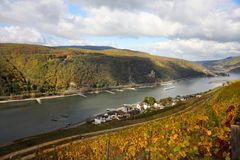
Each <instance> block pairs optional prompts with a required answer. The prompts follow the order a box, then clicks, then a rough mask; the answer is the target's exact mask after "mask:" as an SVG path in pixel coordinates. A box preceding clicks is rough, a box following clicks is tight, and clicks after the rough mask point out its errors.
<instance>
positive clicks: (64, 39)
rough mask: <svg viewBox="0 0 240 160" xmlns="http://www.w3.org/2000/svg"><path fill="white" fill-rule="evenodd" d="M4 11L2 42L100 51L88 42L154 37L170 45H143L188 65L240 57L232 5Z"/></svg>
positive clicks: (77, 1) (187, 0)
mask: <svg viewBox="0 0 240 160" xmlns="http://www.w3.org/2000/svg"><path fill="white" fill-rule="evenodd" d="M71 5H74V6H78V7H79V10H81V11H83V10H84V12H86V14H84V15H81V14H74V12H71V7H70V6H71ZM76 8H77V7H75V9H76ZM0 10H1V12H0V34H1V37H0V40H1V42H18V43H40V44H49V45H61V44H64V45H66V44H70V45H71V44H88V43H89V44H96V45H99V44H98V43H95V42H94V41H90V40H88V39H87V38H86V37H104V36H108V37H115V40H114V41H111V43H106V44H114V46H119V44H118V39H121V38H134V39H135V40H136V41H138V38H142V37H148V38H151V37H153V38H165V39H169V40H170V41H166V42H163V44H159V43H156V44H139V45H141V46H145V47H147V49H148V50H155V51H159V52H161V53H163V54H169V55H170V56H179V57H180V56H181V54H182V57H184V58H187V59H190V57H191V59H196V58H197V57H200V58H202V59H204V58H205V57H207V56H208V57H210V58H214V56H213V55H220V56H223V55H224V54H227V53H231V54H235V55H236V54H239V48H238V46H239V43H240V7H239V5H237V4H235V3H234V2H233V1H232V0H181V1H179V0H141V1H140V0H130V1H129V0H114V1H113V0H39V1H38V3H36V2H35V1H32V0H1V3H0ZM6 33H8V34H6ZM90 39H94V38H90ZM136 43H137V42H136ZM164 45H165V46H164ZM188 45H189V46H188ZM199 45H200V46H199ZM128 46H131V45H128ZM159 46H160V47H159ZM119 47H121V48H124V46H121V45H120V46H119ZM133 47H134V46H133ZM150 47H152V49H151V48H150ZM167 47H169V48H167ZM194 47H196V48H194ZM204 47H208V48H210V49H209V50H208V49H204ZM143 49H144V50H145V49H146V48H143ZM180 53H181V54H180ZM166 56H167V55H166Z"/></svg>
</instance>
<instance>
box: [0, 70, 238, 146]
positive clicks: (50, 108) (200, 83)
mask: <svg viewBox="0 0 240 160" xmlns="http://www.w3.org/2000/svg"><path fill="white" fill-rule="evenodd" d="M235 79H240V74H230V76H229V77H211V78H192V79H187V80H181V81H177V82H175V83H174V84H173V85H174V86H175V88H173V89H171V90H164V88H166V86H157V87H153V88H141V89H136V90H135V91H134V90H126V91H123V92H115V94H110V93H99V94H89V95H87V97H86V98H84V97H81V96H73V97H66V98H61V99H51V100H45V101H43V103H42V104H37V103H36V102H27V103H26V102H19V103H12V104H0V144H5V143H8V142H12V141H14V140H16V139H19V138H23V137H28V136H32V135H36V134H40V133H45V132H49V131H52V130H56V129H59V128H62V127H65V126H66V125H67V124H68V123H70V124H74V123H78V122H81V121H83V120H85V119H86V118H88V117H90V116H93V115H94V114H97V113H100V112H104V111H106V109H107V108H113V107H117V106H119V105H122V104H129V103H136V102H140V101H142V100H143V99H144V97H145V96H153V97H155V98H156V99H157V100H158V99H160V98H165V97H169V96H171V97H175V96H177V95H188V94H194V93H198V92H203V91H207V90H209V89H212V88H215V87H218V86H221V85H222V83H223V82H221V81H222V80H235ZM54 120H57V121H54Z"/></svg>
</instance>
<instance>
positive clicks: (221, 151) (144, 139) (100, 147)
mask: <svg viewBox="0 0 240 160" xmlns="http://www.w3.org/2000/svg"><path fill="white" fill-rule="evenodd" d="M212 92H214V93H211V92H208V93H206V94H205V95H204V96H208V97H210V98H208V99H206V101H205V102H204V103H203V104H201V105H199V106H198V107H197V109H194V110H190V111H188V112H185V113H183V114H180V115H177V116H172V117H170V118H166V119H163V120H159V121H156V122H149V123H146V124H143V125H141V126H137V127H132V128H129V129H125V130H121V131H118V132H113V133H108V134H105V135H100V136H97V137H93V138H89V139H85V140H84V139H83V140H81V141H78V142H73V143H72V144H70V145H67V146H64V147H55V148H54V152H44V151H40V150H39V151H38V152H36V158H37V159H59V160H65V159H80V160H81V159H83V160H88V159H89V160H91V159H92V160H102V159H109V160H111V159H116V160H118V159H119V160H120V159H125V160H128V159H148V160H150V159H153V160H155V159H156V160H159V159H171V160H178V159H184V160H190V159H230V157H231V145H230V135H231V130H230V126H231V125H232V124H239V122H240V98H239V97H240V82H235V83H233V84H231V85H230V86H226V87H222V88H219V89H217V91H212ZM209 95H211V96H209Z"/></svg>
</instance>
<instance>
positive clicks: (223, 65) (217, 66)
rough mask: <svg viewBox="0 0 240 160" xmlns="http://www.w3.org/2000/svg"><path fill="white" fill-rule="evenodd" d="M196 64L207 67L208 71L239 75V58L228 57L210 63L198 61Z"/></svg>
mask: <svg viewBox="0 0 240 160" xmlns="http://www.w3.org/2000/svg"><path fill="white" fill-rule="evenodd" d="M197 63H198V64H200V65H203V66H205V67H207V68H208V69H212V70H216V71H224V72H237V73H240V57H228V58H226V59H221V60H212V61H199V62H197Z"/></svg>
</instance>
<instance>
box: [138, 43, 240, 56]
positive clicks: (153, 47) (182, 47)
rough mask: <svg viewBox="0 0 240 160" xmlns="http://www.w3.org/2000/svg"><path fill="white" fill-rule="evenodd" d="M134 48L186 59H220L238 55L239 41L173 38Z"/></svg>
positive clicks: (239, 49) (239, 51)
mask: <svg viewBox="0 0 240 160" xmlns="http://www.w3.org/2000/svg"><path fill="white" fill-rule="evenodd" d="M135 49H138V50H144V51H147V52H150V53H155V54H157V55H161V56H171V57H178V58H182V59H188V60H207V59H220V58H224V57H228V56H237V55H238V56H239V55H240V43H239V42H216V41H205V40H200V39H188V40H185V39H174V40H169V41H164V42H156V43H151V44H145V45H143V46H136V47H135Z"/></svg>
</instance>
